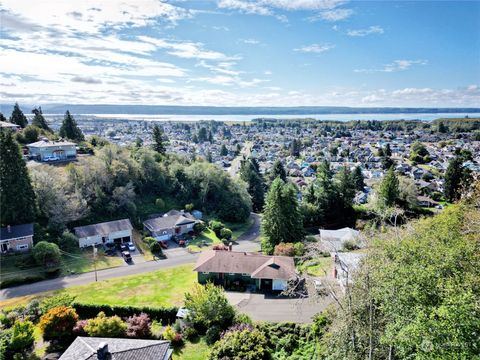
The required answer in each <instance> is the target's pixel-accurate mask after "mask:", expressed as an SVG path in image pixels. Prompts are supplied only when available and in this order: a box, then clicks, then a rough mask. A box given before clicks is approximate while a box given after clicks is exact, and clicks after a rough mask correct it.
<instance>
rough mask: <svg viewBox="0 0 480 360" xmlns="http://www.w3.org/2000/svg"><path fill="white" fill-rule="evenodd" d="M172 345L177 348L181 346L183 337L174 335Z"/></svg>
mask: <svg viewBox="0 0 480 360" xmlns="http://www.w3.org/2000/svg"><path fill="white" fill-rule="evenodd" d="M172 345H173V346H174V347H179V346H182V345H183V336H182V334H178V333H177V334H175V337H174V338H173V340H172Z"/></svg>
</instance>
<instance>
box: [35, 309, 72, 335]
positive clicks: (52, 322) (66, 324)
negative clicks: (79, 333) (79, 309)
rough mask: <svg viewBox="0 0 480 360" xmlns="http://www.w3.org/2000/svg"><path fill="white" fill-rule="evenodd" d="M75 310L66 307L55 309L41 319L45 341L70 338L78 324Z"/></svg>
mask: <svg viewBox="0 0 480 360" xmlns="http://www.w3.org/2000/svg"><path fill="white" fill-rule="evenodd" d="M77 320H78V315H77V313H76V312H75V309H73V308H71V307H66V306H59V307H54V308H52V309H50V310H48V311H47V313H46V314H44V315H42V317H41V318H40V324H39V326H40V329H41V330H42V332H43V338H44V339H60V338H62V337H70V336H71V334H72V330H73V327H74V326H75V324H76V323H77Z"/></svg>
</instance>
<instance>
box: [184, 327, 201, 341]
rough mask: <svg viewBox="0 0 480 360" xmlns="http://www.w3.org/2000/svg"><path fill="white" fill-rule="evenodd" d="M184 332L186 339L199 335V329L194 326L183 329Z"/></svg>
mask: <svg viewBox="0 0 480 360" xmlns="http://www.w3.org/2000/svg"><path fill="white" fill-rule="evenodd" d="M182 334H183V336H184V337H185V339H187V340H192V339H195V338H196V337H197V336H198V332H197V330H195V328H193V327H191V326H189V327H186V328H185V329H183V332H182Z"/></svg>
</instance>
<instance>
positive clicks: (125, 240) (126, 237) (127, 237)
mask: <svg viewBox="0 0 480 360" xmlns="http://www.w3.org/2000/svg"><path fill="white" fill-rule="evenodd" d="M131 240H132V239H131V238H130V236H125V237H123V238H122V241H123V242H124V243H127V242H130V241H131Z"/></svg>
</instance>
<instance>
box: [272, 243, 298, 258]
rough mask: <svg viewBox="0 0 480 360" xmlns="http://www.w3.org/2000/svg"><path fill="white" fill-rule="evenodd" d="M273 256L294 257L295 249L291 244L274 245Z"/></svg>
mask: <svg viewBox="0 0 480 360" xmlns="http://www.w3.org/2000/svg"><path fill="white" fill-rule="evenodd" d="M273 254H274V255H276V256H295V247H294V245H293V244H292V243H280V244H278V245H275V249H274V251H273Z"/></svg>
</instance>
